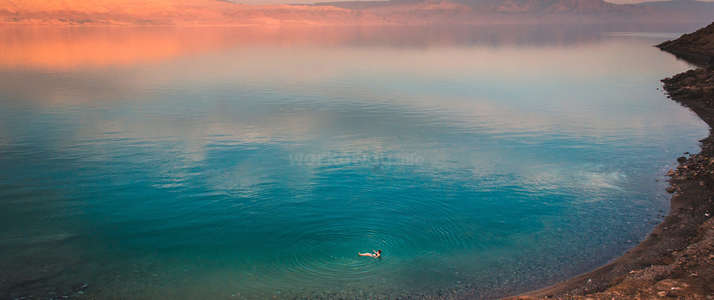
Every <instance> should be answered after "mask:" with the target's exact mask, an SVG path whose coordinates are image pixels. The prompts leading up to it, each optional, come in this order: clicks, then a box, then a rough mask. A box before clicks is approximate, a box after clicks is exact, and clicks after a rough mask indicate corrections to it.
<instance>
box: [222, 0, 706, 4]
mask: <svg viewBox="0 0 714 300" xmlns="http://www.w3.org/2000/svg"><path fill="white" fill-rule="evenodd" d="M224 1H230V2H236V3H245V4H284V3H316V2H336V1H380V0H224ZM605 1H606V2H611V3H618V4H632V3H641V2H653V1H669V0H605ZM700 1H702V2H714V0H700Z"/></svg>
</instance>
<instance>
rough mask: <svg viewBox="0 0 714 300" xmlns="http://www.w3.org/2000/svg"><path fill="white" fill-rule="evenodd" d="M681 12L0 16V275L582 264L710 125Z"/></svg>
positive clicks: (120, 293)
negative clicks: (684, 83) (690, 107)
mask: <svg viewBox="0 0 714 300" xmlns="http://www.w3.org/2000/svg"><path fill="white" fill-rule="evenodd" d="M678 30H679V28H674V29H672V28H656V29H650V31H648V32H642V28H639V27H637V26H634V25H629V26H625V27H622V26H606V27H602V26H600V27H593V26H575V27H539V26H535V27H533V26H531V27H518V26H498V27H460V28H413V27H412V28H403V27H402V28H399V27H390V28H379V27H366V28H365V27H363V28H340V29H325V28H322V29H320V28H311V29H305V28H277V29H276V28H273V29H256V28H251V29H214V28H194V29H175V28H159V29H146V28H132V29H125V28H124V29H120V28H64V29H49V28H33V27H29V28H19V27H8V28H3V29H2V34H0V38H2V39H3V41H2V45H3V46H2V47H3V51H2V52H0V108H1V109H0V200H2V201H0V212H1V213H0V214H1V218H0V220H1V221H0V225H2V226H3V228H5V229H4V230H3V231H1V232H0V245H2V247H0V249H2V250H0V251H1V253H0V254H2V257H3V258H1V259H0V267H1V268H2V269H3V270H17V271H15V272H7V271H3V272H0V276H1V277H0V291H6V292H4V293H7V294H0V295H2V296H3V297H5V296H8V297H16V296H24V295H28V294H34V295H35V296H42V297H44V296H48V295H59V296H61V295H74V296H78V295H84V296H90V297H100V298H105V297H120V298H198V297H203V298H230V297H238V298H265V297H272V296H274V297H276V298H292V297H310V298H317V297H325V298H335V297H348V298H354V297H358V298H375V297H396V296H408V295H411V296H433V295H442V296H444V295H452V296H457V297H466V296H484V297H485V296H498V295H504V294H508V293H513V292H515V291H522V290H524V289H528V288H533V287H535V286H538V285H542V284H546V283H549V282H552V281H554V280H560V279H563V278H565V277H567V276H570V275H573V274H576V273H579V272H583V271H586V270H588V269H590V268H593V267H595V266H597V265H600V264H602V263H604V262H606V261H607V260H609V259H611V258H613V257H614V256H617V255H618V254H620V253H621V252H622V251H624V250H625V249H627V248H628V247H631V246H632V245H634V244H635V243H637V241H639V240H640V239H642V238H643V237H644V236H645V234H646V233H647V232H648V231H649V230H650V229H651V228H652V227H653V224H654V223H656V222H657V220H658V218H659V217H660V216H661V214H663V213H664V212H665V211H666V207H667V199H666V197H665V195H664V193H663V184H664V183H662V182H658V181H657V180H658V179H662V175H663V174H664V170H665V169H666V166H667V165H669V164H670V163H671V162H672V161H673V160H674V158H675V157H676V156H678V154H679V153H681V152H684V151H695V150H696V146H697V145H696V140H697V138H700V137H701V136H704V135H705V133H706V128H705V125H704V124H703V123H702V122H701V121H699V120H697V119H696V118H695V117H694V116H693V115H692V114H691V113H690V112H689V111H687V110H685V109H683V108H681V107H679V106H678V105H676V104H674V103H672V102H669V101H668V100H667V99H665V97H664V96H663V94H662V92H661V91H659V90H657V88H658V87H659V82H658V81H659V79H660V78H662V77H665V76H667V75H669V74H672V73H675V72H679V71H681V70H683V69H685V68H686V67H687V66H686V65H685V64H684V63H682V62H679V61H677V60H676V59H674V58H673V57H671V56H669V55H667V54H665V53H662V52H659V51H658V50H657V49H655V48H653V47H651V45H652V44H655V43H657V42H659V41H661V40H662V39H664V38H666V37H667V36H676V34H673V33H671V32H676V31H678ZM682 31H683V30H682ZM668 32H670V33H668ZM371 249H382V250H384V252H385V254H384V258H383V259H381V260H372V259H366V258H360V257H357V256H356V252H357V251H368V250H371ZM85 284H86V286H85Z"/></svg>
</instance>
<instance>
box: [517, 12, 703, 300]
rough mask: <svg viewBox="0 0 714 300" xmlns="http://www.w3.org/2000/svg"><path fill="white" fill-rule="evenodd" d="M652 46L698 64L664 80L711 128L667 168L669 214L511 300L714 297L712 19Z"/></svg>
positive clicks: (672, 93) (670, 92) (670, 91)
mask: <svg viewBox="0 0 714 300" xmlns="http://www.w3.org/2000/svg"><path fill="white" fill-rule="evenodd" d="M657 47H659V48H660V49H662V50H663V51H667V52H669V53H672V54H674V55H675V56H677V57H678V58H680V59H683V60H686V61H687V62H690V63H692V64H695V65H697V66H699V67H698V68H696V69H694V70H689V71H687V72H684V73H680V74H677V75H675V76H673V77H670V78H666V79H663V80H662V82H663V83H664V90H665V91H666V92H667V93H668V97H669V98H671V99H672V100H674V101H676V102H678V103H680V104H682V105H683V106H685V107H688V108H690V109H691V110H692V111H693V112H694V113H696V114H697V116H699V117H700V118H701V119H702V120H704V121H705V122H706V123H707V124H708V125H709V127H710V134H709V136H708V137H707V138H705V139H703V140H701V148H702V150H701V152H700V153H697V154H688V153H685V156H682V157H679V158H678V159H677V162H678V163H679V166H678V167H677V168H676V169H675V170H670V171H669V172H668V174H667V176H669V177H670V180H669V181H670V186H669V187H668V188H667V192H669V193H672V199H671V209H670V214H669V216H667V217H666V218H665V220H664V221H663V222H662V223H661V224H659V225H658V226H657V227H656V228H655V229H654V230H653V231H652V233H650V235H649V236H648V237H647V239H646V240H645V241H643V242H642V243H641V244H639V245H638V246H636V247H635V248H633V249H631V250H629V251H628V252H626V253H625V254H624V255H623V256H622V257H620V258H618V259H616V260H614V261H613V262H611V263H609V264H607V265H605V266H602V267H600V268H598V269H596V270H594V271H592V272H589V273H585V274H582V275H579V276H577V277H574V278H571V279H569V280H566V281H563V282H560V283H557V284H555V285H552V286H550V287H546V288H543V289H540V290H536V291H532V292H529V293H526V294H523V295H521V296H517V297H514V298H515V299H533V298H557V299H579V298H583V299H585V298H587V299H652V298H684V299H714V218H712V215H714V134H712V130H711V128H714V64H712V62H714V23H712V24H711V25H709V26H707V27H705V28H702V29H700V30H698V31H696V32H694V33H691V34H685V35H683V36H682V37H680V38H678V39H677V40H674V41H667V42H665V43H662V44H660V45H658V46H657Z"/></svg>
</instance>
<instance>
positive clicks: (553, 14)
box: [0, 0, 714, 25]
mask: <svg viewBox="0 0 714 300" xmlns="http://www.w3.org/2000/svg"><path fill="white" fill-rule="evenodd" d="M711 20H714V3H711V2H700V1H695V0H673V1H667V2H646V3H640V4H613V3H609V2H605V1H603V0H390V1H347V2H326V3H316V4H311V5H302V4H300V5H298V4H296V5H245V4H237V3H233V2H229V1H225V0H153V1H140V0H94V1H84V0H0V23H6V24H75V25H76V24H95V25H96V24H115V25H254V24H262V25H265V24H274V25H286V24H317V25H329V24H441V23H443V24H453V23H466V24H477V23H489V24H492V23H534V22H538V23H543V22H546V23H556V22H658V23H665V22H708V21H711Z"/></svg>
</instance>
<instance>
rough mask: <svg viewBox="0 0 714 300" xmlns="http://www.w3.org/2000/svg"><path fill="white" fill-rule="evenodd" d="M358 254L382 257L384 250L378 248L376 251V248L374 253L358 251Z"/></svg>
mask: <svg viewBox="0 0 714 300" xmlns="http://www.w3.org/2000/svg"><path fill="white" fill-rule="evenodd" d="M357 255H359V256H369V257H374V258H380V257H382V250H376V251H375V250H372V253H369V252H367V253H360V252H357Z"/></svg>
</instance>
